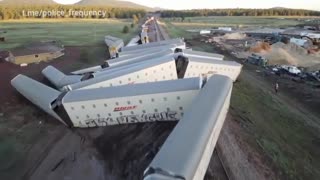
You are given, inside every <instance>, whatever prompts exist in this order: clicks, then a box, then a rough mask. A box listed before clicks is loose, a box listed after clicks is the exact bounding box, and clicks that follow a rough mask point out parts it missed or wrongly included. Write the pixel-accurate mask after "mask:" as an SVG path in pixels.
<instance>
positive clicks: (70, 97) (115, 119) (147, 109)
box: [12, 75, 203, 128]
mask: <svg viewBox="0 0 320 180" xmlns="http://www.w3.org/2000/svg"><path fill="white" fill-rule="evenodd" d="M12 85H13V87H15V88H16V89H17V90H18V91H19V92H20V93H21V94H22V95H24V96H25V97H26V98H27V99H29V100H30V101H31V102H33V103H34V104H35V105H37V106H38V107H39V108H41V109H42V110H44V111H45V112H47V113H49V114H50V115H52V116H53V117H55V118H56V119H58V120H60V121H61V122H62V123H64V124H66V125H68V126H69V127H80V128H85V127H97V126H107V125H116V124H126V123H138V122H153V121H177V120H179V119H181V117H182V116H183V114H184V112H185V109H187V108H188V107H189V106H190V104H191V102H192V101H193V99H194V98H195V97H196V96H197V95H198V93H199V90H200V89H201V88H202V86H203V81H202V79H201V78H188V79H181V80H171V81H162V82H154V83H144V84H136V85H124V86H117V87H109V88H97V89H86V90H78V91H69V92H67V93H63V92H59V91H57V90H54V89H52V88H50V87H48V86H45V85H43V84H41V83H39V82H36V81H35V80H32V79H30V78H28V77H26V76H23V75H19V76H17V77H16V78H14V79H13V80H12ZM26 87H27V88H26ZM31 87H32V88H31ZM31 89H37V90H38V91H37V92H36V93H34V92H33V91H31Z"/></svg>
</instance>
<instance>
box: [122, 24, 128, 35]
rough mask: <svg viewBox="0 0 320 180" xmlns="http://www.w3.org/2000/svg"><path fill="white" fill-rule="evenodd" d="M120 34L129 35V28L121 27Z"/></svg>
mask: <svg viewBox="0 0 320 180" xmlns="http://www.w3.org/2000/svg"><path fill="white" fill-rule="evenodd" d="M122 33H124V34H127V33H129V27H128V26H127V25H126V26H124V27H123V30H122Z"/></svg>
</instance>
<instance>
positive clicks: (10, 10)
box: [0, 5, 146, 20]
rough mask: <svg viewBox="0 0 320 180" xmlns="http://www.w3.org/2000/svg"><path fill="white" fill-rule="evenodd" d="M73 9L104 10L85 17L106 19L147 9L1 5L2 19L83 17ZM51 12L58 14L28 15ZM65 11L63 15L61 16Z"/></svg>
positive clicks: (134, 13)
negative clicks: (29, 13) (30, 13)
mask: <svg viewBox="0 0 320 180" xmlns="http://www.w3.org/2000/svg"><path fill="white" fill-rule="evenodd" d="M70 10H72V11H73V12H75V11H83V12H89V11H91V12H93V11H95V12H98V11H100V12H101V11H103V12H105V14H89V16H85V18H95V19H105V18H119V19H124V18H132V17H133V16H136V17H139V18H141V17H143V16H145V14H146V11H145V10H143V9H135V8H122V7H119V8H118V7H107V6H79V5H37V6H0V20H9V19H26V18H83V16H82V15H81V14H76V13H70V12H71V11H70ZM31 11H32V12H42V13H43V12H50V13H52V14H53V13H56V12H59V14H58V15H54V14H53V15H52V14H51V15H48V16H40V15H39V16H30V15H29V16H28V14H27V13H28V12H31ZM61 12H63V16H61V14H62V13H61Z"/></svg>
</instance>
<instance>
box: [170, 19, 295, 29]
mask: <svg viewBox="0 0 320 180" xmlns="http://www.w3.org/2000/svg"><path fill="white" fill-rule="evenodd" d="M300 18H301V17H290V18H287V17H286V18H284V17H251V16H239V17H236V16H209V17H187V18H185V20H184V22H181V18H166V19H165V21H166V22H171V23H172V24H173V25H175V26H178V27H181V28H190V29H197V28H212V27H218V26H232V27H243V26H249V27H251V26H269V27H287V26H295V25H298V24H300V23H301V21H299V20H298V19H300Z"/></svg>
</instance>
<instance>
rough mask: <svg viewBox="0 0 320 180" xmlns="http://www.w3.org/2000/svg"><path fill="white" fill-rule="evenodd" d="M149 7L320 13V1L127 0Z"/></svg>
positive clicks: (68, 1) (60, 0)
mask: <svg viewBox="0 0 320 180" xmlns="http://www.w3.org/2000/svg"><path fill="white" fill-rule="evenodd" d="M54 1H56V2H57V3H60V4H73V3H76V2H79V1H81V0H54ZM127 1H131V2H135V3H138V4H141V5H145V6H149V7H161V8H166V9H178V10H180V9H198V8H207V9H214V8H272V7H286V8H296V9H312V10H319V11H320V0H262V1H261V0H180V1H179V0H127Z"/></svg>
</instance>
